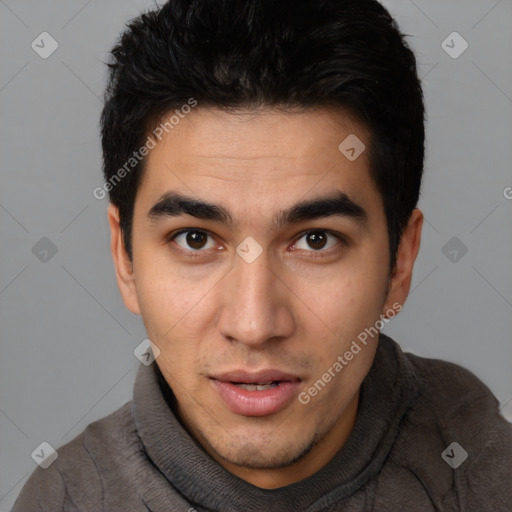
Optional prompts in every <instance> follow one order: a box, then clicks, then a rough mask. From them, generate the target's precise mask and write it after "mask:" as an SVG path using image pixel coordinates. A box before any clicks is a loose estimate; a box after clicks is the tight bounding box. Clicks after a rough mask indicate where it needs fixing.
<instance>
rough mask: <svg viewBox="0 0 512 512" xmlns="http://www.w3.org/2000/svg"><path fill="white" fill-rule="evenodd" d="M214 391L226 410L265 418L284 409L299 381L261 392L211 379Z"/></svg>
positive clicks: (283, 382) (281, 383) (282, 383)
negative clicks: (226, 407)
mask: <svg viewBox="0 0 512 512" xmlns="http://www.w3.org/2000/svg"><path fill="white" fill-rule="evenodd" d="M212 382H213V385H214V386H215V389H216V390H217V392H218V393H219V395H220V397H221V398H222V400H223V401H224V403H225V404H226V405H227V406H228V408H229V409H230V410H231V411H233V412H234V413H236V414H241V415H243V416H266V415H268V414H274V413H276V412H278V411H280V410H281V409H284V408H285V407H286V406H287V405H288V404H289V403H290V401H291V400H292V399H293V397H294V396H296V395H297V392H298V388H299V386H300V382H299V381H293V382H292V381H282V382H280V383H279V384H278V385H277V386H275V387H273V388H270V389H265V390H262V391H248V390H246V389H242V388H239V387H238V386H235V384H233V383H231V382H225V381H221V380H215V379H212Z"/></svg>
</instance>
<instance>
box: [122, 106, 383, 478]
mask: <svg viewBox="0 0 512 512" xmlns="http://www.w3.org/2000/svg"><path fill="white" fill-rule="evenodd" d="M351 134H355V135H356V136H357V137H358V138H359V139H360V140H361V141H363V142H364V143H365V144H366V146H367V147H369V140H368V138H367V135H366V134H365V132H364V131H363V130H362V128H361V126H360V125H357V124H355V123H353V122H352V121H351V120H350V119H349V117H347V116H344V115H343V114H340V113H334V112H332V111H328V110H317V111H308V112H306V113H291V112H288V113H282V112H276V111H272V112H271V111H267V112H261V113H252V114H250V113H244V114H243V115H242V114H233V113H224V112H222V111H220V110H216V109H207V108H201V107H200V106H199V107H197V109H195V110H194V111H192V112H191V113H190V114H188V115H187V116H186V117H185V118H184V119H181V120H180V122H179V124H178V125H177V126H175V128H174V129H173V130H172V131H171V132H170V133H169V134H168V135H166V136H165V137H164V138H163V139H162V140H161V141H160V142H158V143H157V145H156V147H155V148H154V149H152V150H151V151H150V153H149V155H148V157H147V158H148V159H147V166H146V170H145V174H144V177H143V180H142V182H141V184H140V187H139V190H138V192H137V197H136V202H135V208H134V218H133V234H132V237H133V238H132V242H133V293H131V294H130V292H127V291H125V292H124V293H123V295H124V298H125V302H126V304H127V305H128V307H129V308H130V309H131V310H132V311H134V312H136V313H139V312H140V313H141V314H142V317H143V320H144V324H145V327H146V329H147V333H148V336H149V338H150V339H151V340H152V342H153V343H154V344H155V345H156V346H157V347H158V348H159V350H160V355H159V357H158V359H157V364H158V366H159V368H160V369H161V371H162V374H163V375H164V377H165V379H166V380H167V382H168V383H169V385H170V386H171V388H172V390H173V392H174V394H175V396H176V398H177V402H178V409H179V411H178V412H179V417H180V419H181V421H182V422H183V423H184V425H186V427H187V428H188V429H189V431H190V432H191V433H192V434H193V435H194V436H195V437H196V438H197V439H198V440H199V442H200V443H201V444H202V445H203V446H204V447H205V449H206V450H207V451H208V452H209V453H210V454H211V455H212V456H213V457H214V458H216V459H217V460H219V461H222V462H223V463H224V464H225V465H227V466H230V465H232V466H243V467H246V468H276V467H281V466H285V465H287V464H290V463H291V462H293V461H295V460H297V459H299V458H300V457H301V455H304V454H305V453H307V452H308V450H310V449H311V448H312V447H314V446H316V445H317V443H318V441H320V440H322V439H323V442H324V444H325V440H326V439H329V436H333V435H335V436H338V434H339V435H341V432H342V431H346V432H345V433H346V435H348V433H349V431H350V429H351V427H352V425H353V421H354V419H355V412H356V409H357V400H358V392H359V387H360V384H361V382H362V380H363V379H364V377H365V376H366V374H367V372H368V370H369V368H370V366H371V364H372V361H373V358H374V354H375V349H376V344H377V337H375V338H373V340H372V339H370V338H369V341H368V343H367V345H366V346H364V345H363V344H361V343H360V342H359V345H360V347H361V350H360V352H358V353H357V354H356V355H354V357H353V358H352V359H351V360H350V361H347V364H346V365H343V369H342V370H341V371H337V372H336V371H335V372H334V377H332V379H331V381H330V382H328V383H326V384H325V385H324V386H320V391H318V393H317V394H316V395H315V396H312V395H311V394H308V390H309V389H310V388H311V387H312V386H314V384H315V382H317V381H318V379H321V378H322V375H323V374H324V373H325V372H327V371H328V370H329V368H331V373H332V372H333V371H332V368H333V365H334V364H335V362H336V361H339V359H338V356H343V355H344V354H345V353H346V352H347V351H348V350H349V349H350V346H351V344H352V342H353V341H354V340H357V336H358V334H360V333H361V332H362V331H364V330H365V328H367V327H370V326H374V325H375V323H376V321H377V320H379V318H380V314H381V313H384V311H385V310H386V309H387V308H389V306H390V304H389V302H386V291H387V285H388V281H389V280H388V277H389V273H388V266H389V259H388V235H387V227H386V218H385V214H384V208H383V202H382V198H381V197H380V195H379V193H378V191H377V189H376V186H375V184H374V182H373V181H372V179H371V178H370V173H369V167H368V160H367V154H366V152H363V153H362V154H361V156H359V157H358V158H356V159H355V160H354V161H351V160H349V159H348V158H347V157H346V156H345V155H344V154H342V152H341V151H340V150H339V149H338V146H339V145H340V143H341V142H342V141H343V140H344V139H345V138H346V137H347V136H349V135H351ZM349 155H350V152H349ZM171 192H172V193H176V194H182V195H185V196H189V197H190V198H192V199H195V200H197V201H204V202H207V203H210V204H215V205H218V206H219V207H221V208H222V209H223V210H225V211H227V212H229V216H230V217H231V220H232V224H231V225H230V224H228V223H226V222H223V220H225V219H223V218H222V216H220V218H217V219H212V218H211V212H209V213H208V215H209V218H198V217H196V216H193V215H191V214H190V213H192V212H191V210H189V214H183V213H182V214H176V213H177V212H176V205H175V204H174V205H169V204H167V205H165V201H164V204H162V203H161V204H160V206H159V207H157V208H154V209H153V214H152V215H150V216H148V213H149V212H150V211H151V210H152V208H153V207H154V206H155V205H156V204H157V203H159V202H161V201H162V199H163V197H164V195H165V194H168V193H171ZM340 193H342V194H344V195H345V196H344V197H343V198H342V200H341V201H339V202H337V203H336V202H335V201H333V202H331V206H332V204H335V206H336V205H337V208H335V210H336V212H337V213H336V214H332V215H329V216H323V215H324V214H325V213H323V214H322V213H320V214H319V215H320V216H319V217H317V216H315V215H313V214H314V211H315V210H311V209H310V210H306V211H305V212H303V213H305V215H303V216H302V217H300V218H292V219H289V218H286V216H285V215H282V212H284V211H287V210H289V209H290V208H292V207H293V206H294V205H296V204H297V203H302V202H309V201H313V200H315V199H325V198H326V197H334V196H335V195H337V194H340ZM178 210H179V208H178ZM201 211H202V213H203V214H204V213H206V209H203V210H201V209H198V210H197V215H198V216H199V217H200V216H201V215H200V214H201ZM280 214H281V217H280ZM208 215H206V216H208ZM202 216H203V217H204V215H202ZM280 218H281V220H283V219H284V222H283V223H281V224H278V223H276V222H275V220H276V219H280ZM185 230H188V232H187V231H185ZM336 233H338V234H339V236H340V238H337V237H336ZM248 238H249V240H247V239H248ZM237 251H238V252H237ZM259 251H261V253H260V252H259ZM388 300H389V298H388ZM337 368H339V366H338V367H337ZM260 372H263V373H260ZM265 372H268V373H265ZM271 381H278V383H277V385H276V382H274V383H273V384H272V385H271V386H269V385H268V383H270V382H271ZM241 382H245V383H246V384H247V383H250V382H252V383H253V384H254V383H255V382H259V383H261V384H265V383H267V385H264V386H262V387H261V389H258V388H254V387H251V386H247V385H245V386H243V385H242V386H241V385H240V383H241ZM237 383H238V384H237ZM317 387H319V386H318V385H317ZM301 393H302V394H301ZM305 393H306V394H308V396H309V398H310V399H309V400H306V399H305V398H304V397H305ZM300 396H302V397H303V398H302V400H299V397H300ZM306 401H307V403H304V402H306ZM347 429H348V430H347ZM336 433H338V434H336ZM338 437H339V436H338ZM333 455H334V453H331V454H330V457H332V456H333Z"/></svg>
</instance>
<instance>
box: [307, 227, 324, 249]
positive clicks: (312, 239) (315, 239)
mask: <svg viewBox="0 0 512 512" xmlns="http://www.w3.org/2000/svg"><path fill="white" fill-rule="evenodd" d="M326 238H327V237H326V236H325V233H322V231H313V232H311V233H309V235H308V237H307V241H308V244H309V245H310V247H312V248H313V249H322V248H323V247H325V243H326Z"/></svg>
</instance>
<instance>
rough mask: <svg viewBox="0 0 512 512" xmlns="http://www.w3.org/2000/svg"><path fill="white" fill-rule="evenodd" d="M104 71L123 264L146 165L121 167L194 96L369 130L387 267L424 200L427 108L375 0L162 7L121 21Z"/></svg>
mask: <svg viewBox="0 0 512 512" xmlns="http://www.w3.org/2000/svg"><path fill="white" fill-rule="evenodd" d="M108 66H109V81H108V86H107V88H106V92H105V104H104V108H103V112H102V115H101V129H102V148H103V172H104V177H105V180H106V183H110V186H108V192H109V197H110V201H111V202H112V203H113V204H114V205H115V206H117V207H118V208H119V214H120V225H121V230H122V232H123V238H124V244H125V248H126V250H127V253H128V255H129V257H130V259H132V246H131V228H132V221H133V209H134V203H135V196H136V192H137V187H138V185H139V183H140V178H141V174H142V172H143V169H144V163H145V158H140V155H138V157H139V159H140V160H139V159H137V160H132V163H133V169H128V170H127V168H126V162H127V161H130V158H132V157H133V155H134V152H136V151H137V150H138V149H139V148H140V147H141V146H143V145H144V144H145V141H146V139H147V137H148V134H149V133H150V131H151V127H154V126H155V125H156V124H157V123H158V122H159V121H160V120H161V119H162V118H163V116H164V115H166V114H169V113H170V112H172V111H174V110H175V109H181V108H182V107H183V106H184V105H189V104H191V99H193V101H195V102H196V104H198V105H199V106H198V107H197V108H201V106H202V105H203V106H212V107H217V108H221V109H224V110H227V111H229V110H233V109H235V110H236V109H257V108H262V107H276V108H290V109H291V108H297V107H298V108H303V109H310V108H313V109H314V108H317V107H333V108H340V107H341V108H343V109H345V110H346V111H348V112H350V113H352V114H353V116H355V119H356V120H357V121H359V122H360V123H362V125H363V126H364V127H365V128H366V129H367V130H368V131H369V133H370V139H371V140H370V144H369V146H370V147H369V148H367V151H368V153H367V156H368V161H369V166H370V173H371V176H372V179H373V180H374V182H375V183H376V186H377V188H378V190H379V193H380V194H381V196H382V199H383V203H384V209H385V214H386V221H387V227H388V238H389V251H390V265H391V268H392V267H394V264H395V258H396V251H397V248H398V243H399V241H400V237H401V235H402V233H403V229H404V228H405V226H406V225H407V222H408V220H409V218H410V215H411V213H412V210H413V209H414V208H415V207H416V204H417V202H418V198H419V193H420V186H421V177H422V173H423V161H424V139H425V129H424V105H423V92H422V89H421V84H420V80H419V78H418V75H417V69H416V59H415V56H414V53H413V52H412V50H411V49H410V48H409V46H408V44H407V43H406V41H405V34H402V33H401V32H400V30H399V28H398V25H397V23H396V21H395V20H394V19H393V18H392V17H391V15H390V14H389V12H388V11H387V10H386V8H385V7H384V6H382V5H381V4H380V3H379V2H378V1H377V0H244V1H240V0H170V1H168V2H167V3H165V4H164V5H163V6H162V7H157V8H156V9H154V10H152V11H148V12H145V13H143V14H141V15H140V16H139V17H137V18H135V19H133V20H131V21H130V22H129V23H128V24H127V28H126V30H125V31H124V32H123V33H122V34H121V36H120V38H119V39H118V41H117V42H116V43H115V45H114V47H113V49H112V52H111V58H110V62H109V63H108ZM176 113H179V111H178V112H176ZM340 142H341V141H340ZM123 166H124V169H125V171H126V172H123V173H122V176H123V178H122V179H119V177H120V174H119V171H120V170H121V169H122V168H123ZM128 171H129V172H128ZM116 174H117V175H116ZM114 179H115V181H113V180H114Z"/></svg>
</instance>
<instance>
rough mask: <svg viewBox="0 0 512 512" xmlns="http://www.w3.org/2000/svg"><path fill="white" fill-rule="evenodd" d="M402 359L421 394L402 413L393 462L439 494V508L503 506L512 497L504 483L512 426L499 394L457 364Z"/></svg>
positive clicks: (511, 454)
mask: <svg viewBox="0 0 512 512" xmlns="http://www.w3.org/2000/svg"><path fill="white" fill-rule="evenodd" d="M403 360H404V364H405V366H406V367H408V369H409V375H412V376H414V381H415V383H416V386H417V388H418V394H417V397H416V399H415V401H414V402H413V403H412V404H411V406H410V407H409V410H408V411H407V413H406V415H405V417H404V420H403V424H402V429H401V432H400V435H399V438H398V439H397V443H396V449H395V450H394V455H393V457H392V459H393V461H394V462H395V463H397V464H399V465H400V466H402V467H406V468H407V470H408V471H409V472H412V473H413V474H414V475H415V476H416V478H417V479H418V480H419V481H420V482H421V483H422V485H423V486H424V487H425V488H426V489H428V492H429V495H431V496H438V497H439V499H440V501H439V502H438V504H439V506H441V503H442V504H443V505H445V506H446V505H450V506H452V505H453V506H454V505H455V504H458V507H460V510H466V511H477V510H490V509H489V508H485V507H487V506H491V508H492V506H494V507H495V508H494V509H495V510H501V508H500V507H502V506H505V505H506V504H507V503H508V501H510V500H512V489H511V488H508V490H506V489H505V488H504V487H503V482H504V481H512V425H511V424H510V423H508V422H507V421H506V420H505V418H504V417H503V416H502V415H501V413H500V406H499V402H498V400H497V398H496V397H495V396H494V394H493V393H492V392H491V390H490V389H489V388H488V387H487V385H486V384H484V383H483V382H482V381H481V380H480V379H479V378H478V377H477V376H476V375H475V374H474V373H472V372H471V371H470V370H468V369H466V368H464V367H462V366H460V365H458V364H455V363H451V362H448V361H443V360H440V359H431V358H426V357H421V356H418V355H415V354H411V353H403ZM441 496H442V497H443V499H442V500H441V498H440V497H441ZM506 506H508V505H506ZM479 507H480V508H479ZM482 507H484V508H482ZM457 510H459V508H457Z"/></svg>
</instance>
